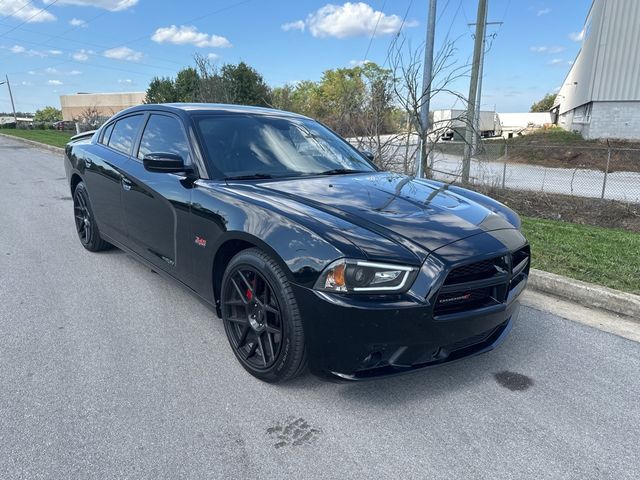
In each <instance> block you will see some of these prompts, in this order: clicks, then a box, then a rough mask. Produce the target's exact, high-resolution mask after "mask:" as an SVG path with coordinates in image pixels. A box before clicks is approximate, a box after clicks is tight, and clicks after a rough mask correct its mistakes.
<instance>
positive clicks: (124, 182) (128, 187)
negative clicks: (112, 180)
mask: <svg viewBox="0 0 640 480" xmlns="http://www.w3.org/2000/svg"><path fill="white" fill-rule="evenodd" d="M132 186H133V184H132V183H131V180H129V179H128V178H125V177H122V188H124V189H125V190H127V191H128V190H131V187H132Z"/></svg>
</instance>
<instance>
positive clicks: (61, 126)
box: [52, 120, 70, 130]
mask: <svg viewBox="0 0 640 480" xmlns="http://www.w3.org/2000/svg"><path fill="white" fill-rule="evenodd" d="M68 123H70V122H65V121H64V120H59V121H57V122H53V125H52V127H53V128H54V129H55V130H65V129H66V128H67V124H68Z"/></svg>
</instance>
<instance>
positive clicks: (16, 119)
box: [0, 75, 18, 126]
mask: <svg viewBox="0 0 640 480" xmlns="http://www.w3.org/2000/svg"><path fill="white" fill-rule="evenodd" d="M4 78H6V80H7V81H6V84H7V88H8V89H9V98H10V99H11V108H12V109H13V120H14V121H15V122H16V126H18V116H17V115H16V105H15V104H14V103H13V93H11V84H10V83H9V76H8V75H5V76H4ZM3 83H4V82H3ZM0 85H2V84H1V83H0Z"/></svg>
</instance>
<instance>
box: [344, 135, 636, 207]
mask: <svg viewBox="0 0 640 480" xmlns="http://www.w3.org/2000/svg"><path fill="white" fill-rule="evenodd" d="M352 143H353V144H354V145H355V146H356V147H357V148H360V149H364V150H369V151H371V152H372V153H374V154H375V156H376V162H377V163H378V165H379V166H380V167H382V168H383V169H385V170H390V171H395V172H400V173H407V174H415V172H416V166H417V165H416V158H417V153H418V139H417V136H415V135H410V136H407V135H406V134H404V135H395V136H386V137H383V138H381V139H380V140H378V139H362V138H361V139H352ZM463 153H464V143H463V142H451V141H446V142H439V143H437V144H435V145H434V146H433V147H432V149H431V154H430V156H429V162H428V163H429V171H428V172H427V173H428V174H429V176H430V177H432V178H434V179H437V180H442V181H446V182H454V183H457V182H460V181H461V178H462V167H463V160H462V159H463ZM470 183H471V184H472V185H475V186H478V187H487V188H491V189H510V190H519V191H527V192H532V193H535V192H542V193H548V194H560V195H569V196H575V197H583V198H591V199H594V198H596V199H606V200H616V201H621V202H626V203H640V149H634V148H625V147H620V146H613V145H611V146H610V145H606V144H601V143H594V144H593V145H589V146H584V145H571V144H564V145H536V144H534V145H531V144H518V143H516V142H513V143H512V142H508V141H507V142H504V141H500V140H485V141H483V142H482V143H481V145H479V146H478V148H477V153H476V154H475V155H473V157H472V160H471V165H470Z"/></svg>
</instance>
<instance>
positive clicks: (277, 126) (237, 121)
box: [196, 115, 375, 177]
mask: <svg viewBox="0 0 640 480" xmlns="http://www.w3.org/2000/svg"><path fill="white" fill-rule="evenodd" d="M196 125H197V127H198V129H199V130H200V134H201V136H202V138H203V140H204V145H205V148H206V151H207V158H208V160H209V162H210V163H211V165H212V166H213V168H214V170H216V171H217V172H216V173H217V174H218V175H219V176H222V177H234V176H245V175H255V174H262V175H270V176H273V177H291V176H302V175H317V174H323V173H325V172H329V171H333V170H354V171H375V169H374V167H373V166H372V165H371V164H370V163H369V162H367V161H366V160H365V159H364V158H363V157H362V155H360V153H358V151H357V150H356V149H354V148H353V147H352V146H351V145H349V144H348V143H347V142H345V141H344V140H342V139H341V138H340V137H338V136H337V135H335V134H334V133H333V132H331V131H330V130H328V129H327V128H325V127H323V126H322V125H320V124H319V123H318V122H314V121H312V120H307V119H298V118H282V117H270V116H266V115H265V116H263V115H224V116H222V115H211V116H204V115H203V116H199V117H196Z"/></svg>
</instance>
